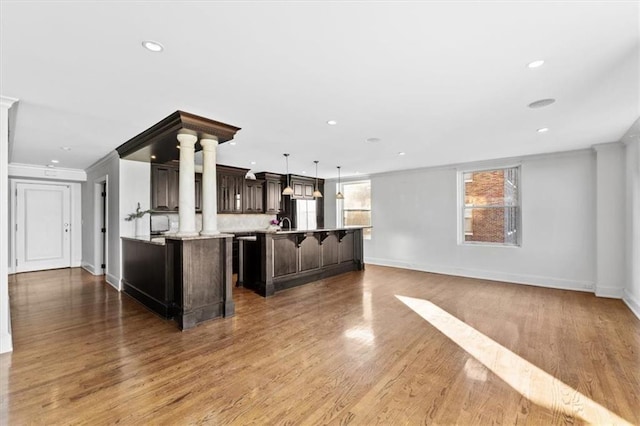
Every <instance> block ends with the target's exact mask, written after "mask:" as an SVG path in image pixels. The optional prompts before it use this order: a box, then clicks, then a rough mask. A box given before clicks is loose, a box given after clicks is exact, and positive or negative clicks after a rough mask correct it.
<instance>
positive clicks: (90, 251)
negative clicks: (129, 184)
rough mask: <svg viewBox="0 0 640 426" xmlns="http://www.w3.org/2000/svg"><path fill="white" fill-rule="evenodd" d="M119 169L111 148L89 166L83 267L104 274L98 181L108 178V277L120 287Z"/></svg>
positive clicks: (85, 190)
mask: <svg viewBox="0 0 640 426" xmlns="http://www.w3.org/2000/svg"><path fill="white" fill-rule="evenodd" d="M119 169H120V158H119V157H118V154H117V152H116V151H112V152H111V153H110V154H109V155H107V156H106V157H104V158H102V159H101V160H99V161H98V162H96V163H95V164H93V165H92V166H90V167H89V168H88V169H87V170H86V173H87V181H86V182H85V183H84V184H83V186H82V193H83V197H82V201H83V202H82V215H83V217H84V221H83V228H82V247H83V250H82V267H83V268H84V269H86V270H88V271H89V272H91V273H93V274H101V273H102V272H101V268H100V262H101V259H100V244H101V237H100V225H101V224H100V211H99V208H100V204H99V202H100V201H99V200H100V195H99V194H96V183H98V182H102V181H104V180H105V179H106V180H107V256H106V257H107V268H106V280H107V282H108V283H109V284H111V285H112V286H113V287H115V288H116V289H119V287H120V201H119V200H120V178H119ZM96 207H97V208H96Z"/></svg>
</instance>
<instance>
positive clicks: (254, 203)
mask: <svg viewBox="0 0 640 426" xmlns="http://www.w3.org/2000/svg"><path fill="white" fill-rule="evenodd" d="M263 187H264V181H263V180H245V183H244V197H243V198H244V200H243V201H244V206H243V213H264V204H263V199H262V196H263V194H262V192H263Z"/></svg>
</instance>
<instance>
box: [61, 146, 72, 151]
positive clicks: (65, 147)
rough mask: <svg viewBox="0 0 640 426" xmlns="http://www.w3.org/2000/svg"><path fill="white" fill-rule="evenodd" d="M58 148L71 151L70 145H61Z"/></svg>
mask: <svg viewBox="0 0 640 426" xmlns="http://www.w3.org/2000/svg"><path fill="white" fill-rule="evenodd" d="M60 149H61V150H63V151H71V147H68V146H61V147H60Z"/></svg>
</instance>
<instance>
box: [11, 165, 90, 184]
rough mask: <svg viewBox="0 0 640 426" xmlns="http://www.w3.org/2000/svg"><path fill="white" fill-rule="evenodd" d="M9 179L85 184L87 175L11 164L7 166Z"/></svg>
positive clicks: (59, 169) (75, 171) (72, 171)
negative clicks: (33, 179)
mask: <svg viewBox="0 0 640 426" xmlns="http://www.w3.org/2000/svg"><path fill="white" fill-rule="evenodd" d="M9 177H10V178H37V179H50V180H64V181H73V182H85V181H86V180H87V173H86V172H85V171H84V170H80V169H64V168H60V167H44V166H36V165H33V164H21V163H11V164H9Z"/></svg>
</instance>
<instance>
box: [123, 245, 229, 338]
mask: <svg viewBox="0 0 640 426" xmlns="http://www.w3.org/2000/svg"><path fill="white" fill-rule="evenodd" d="M232 238H233V235H230V234H218V235H214V236H206V237H204V236H194V237H178V236H172V235H166V236H164V238H149V237H146V238H145V237H142V238H128V237H122V263H123V271H122V290H123V291H124V292H125V293H127V294H128V295H130V296H131V297H133V298H134V299H136V300H137V301H139V302H140V303H142V304H143V305H145V306H146V307H147V308H149V309H150V310H152V311H153V312H155V313H157V314H158V315H160V316H162V317H164V318H174V319H175V320H176V322H177V323H178V326H179V327H180V329H182V330H186V329H189V328H192V327H195V326H196V325H197V324H199V323H201V322H204V321H208V320H210V319H213V318H218V317H222V316H224V317H229V316H233V314H234V311H235V309H234V303H233V296H232V285H231V279H232V271H231V251H232V248H231V240H232Z"/></svg>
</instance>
